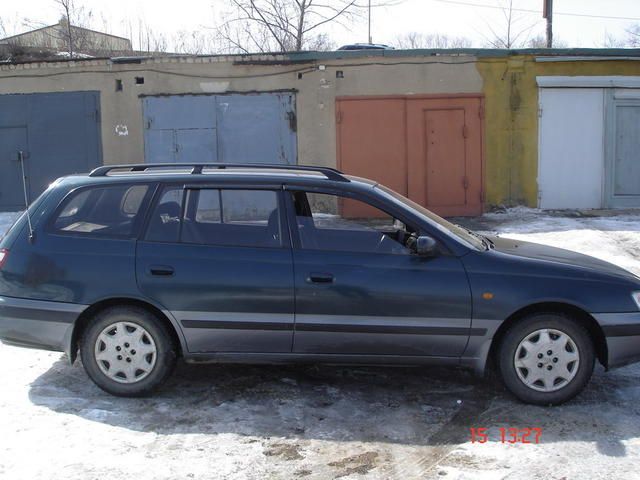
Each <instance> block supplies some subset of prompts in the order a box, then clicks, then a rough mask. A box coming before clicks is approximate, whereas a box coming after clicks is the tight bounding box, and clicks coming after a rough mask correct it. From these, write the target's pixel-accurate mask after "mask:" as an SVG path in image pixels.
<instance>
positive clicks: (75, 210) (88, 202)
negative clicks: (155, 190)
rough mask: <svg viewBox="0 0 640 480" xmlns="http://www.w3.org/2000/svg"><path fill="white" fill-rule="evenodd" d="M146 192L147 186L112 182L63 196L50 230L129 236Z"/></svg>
mask: <svg viewBox="0 0 640 480" xmlns="http://www.w3.org/2000/svg"><path fill="white" fill-rule="evenodd" d="M148 193H149V187H148V186H147V185H112V186H105V187H95V188H85V189H82V190H79V191H78V192H74V193H72V194H71V195H70V196H69V197H67V198H66V199H65V201H64V204H63V206H62V208H61V209H60V210H59V213H58V214H57V216H56V217H55V219H54V221H53V230H54V231H55V232H58V233H79V234H85V235H94V236H109V237H122V238H126V237H130V236H132V235H133V233H134V228H135V225H136V224H137V221H138V218H139V213H140V211H141V206H142V204H143V202H144V200H145V198H146V196H147V195H148Z"/></svg>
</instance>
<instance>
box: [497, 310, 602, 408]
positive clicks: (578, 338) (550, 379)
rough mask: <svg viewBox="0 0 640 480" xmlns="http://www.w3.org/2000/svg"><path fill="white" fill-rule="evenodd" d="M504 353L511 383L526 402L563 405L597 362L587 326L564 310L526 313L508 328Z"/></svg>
mask: <svg viewBox="0 0 640 480" xmlns="http://www.w3.org/2000/svg"><path fill="white" fill-rule="evenodd" d="M498 356H499V358H498V365H499V367H500V373H501V376H502V379H503V381H504V383H505V386H506V387H507V388H508V389H509V391H511V392H512V393H513V394H514V395H515V396H516V397H518V398H519V399H520V400H522V401H523V402H526V403H532V404H536V405H558V404H561V403H564V402H566V401H568V400H570V399H572V398H573V397H575V396H576V395H577V394H578V393H580V392H581V391H582V389H583V388H584V387H585V385H586V384H587V382H588V381H589V379H590V378H591V374H592V373H593V367H594V364H595V352H594V347H593V342H592V340H591V337H590V336H589V333H588V332H587V330H586V329H585V328H584V327H583V326H581V325H580V324H579V323H578V322H577V321H576V320H574V319H573V318H571V317H569V316H567V315H564V314H558V313H539V314H533V315H529V316H527V317H525V318H522V319H521V320H520V321H518V322H517V323H516V324H514V325H513V326H512V327H511V328H509V330H508V331H507V333H506V334H505V336H504V338H503V339H502V342H501V344H500V348H499V350H498Z"/></svg>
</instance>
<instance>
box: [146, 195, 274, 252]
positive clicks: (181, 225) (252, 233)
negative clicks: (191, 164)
mask: <svg viewBox="0 0 640 480" xmlns="http://www.w3.org/2000/svg"><path fill="white" fill-rule="evenodd" d="M183 204H184V205H183ZM183 207H184V208H183ZM183 212H184V213H183ZM281 231H282V228H281V225H280V210H279V207H278V193H277V192H275V191H272V190H220V189H215V188H203V189H188V190H186V191H183V190H182V189H181V188H180V187H167V188H166V189H165V190H164V191H163V194H162V195H161V197H160V200H159V202H158V204H157V205H156V207H155V208H154V211H153V213H152V214H151V219H150V221H149V227H148V229H147V235H146V239H147V240H150V241H155V242H182V243H193V244H200V245H219V246H233V247H280V246H281V245H282V240H281Z"/></svg>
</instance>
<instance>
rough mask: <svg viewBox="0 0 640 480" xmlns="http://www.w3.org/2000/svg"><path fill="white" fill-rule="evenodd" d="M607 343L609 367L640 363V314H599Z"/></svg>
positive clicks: (595, 315) (596, 315)
mask: <svg viewBox="0 0 640 480" xmlns="http://www.w3.org/2000/svg"><path fill="white" fill-rule="evenodd" d="M593 317H594V318H595V319H596V321H597V322H598V323H599V324H600V326H601V327H602V331H603V332H604V336H605V339H606V341H607V367H608V368H616V367H623V366H625V365H628V364H630V363H635V362H640V312H630V313H597V314H594V315H593Z"/></svg>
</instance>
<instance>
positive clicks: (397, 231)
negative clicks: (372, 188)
mask: <svg viewBox="0 0 640 480" xmlns="http://www.w3.org/2000/svg"><path fill="white" fill-rule="evenodd" d="M287 189H288V190H287V192H286V195H285V198H286V200H287V202H288V213H289V222H290V223H291V225H292V226H293V227H292V231H293V234H294V235H293V241H294V250H293V257H294V267H295V268H294V269H295V297H296V324H295V334H294V346H293V351H294V352H295V353H305V354H341V355H354V354H355V355H390V356H438V357H458V356H460V355H461V354H462V352H463V351H464V349H465V346H466V344H467V341H468V338H469V334H470V327H471V292H470V287H469V283H468V280H467V276H466V273H465V271H464V268H463V266H462V263H461V261H460V259H459V258H457V257H456V256H454V255H453V254H450V253H448V252H447V251H445V249H444V248H443V249H442V252H441V254H439V255H437V256H435V257H431V258H425V257H420V256H418V255H416V254H413V253H412V252H411V249H410V248H408V247H407V245H408V244H409V243H408V242H409V241H410V240H409V238H410V237H413V238H415V237H417V236H418V235H420V234H425V233H426V234H428V233H429V232H424V231H420V228H419V227H418V226H417V223H419V222H415V221H413V220H412V219H411V218H407V217H403V218H398V217H394V215H390V214H388V213H387V212H386V211H385V210H383V209H382V208H379V207H380V206H381V204H380V203H377V205H376V202H373V199H372V198H368V199H367V201H362V199H358V198H354V197H352V196H351V197H345V196H341V195H340V194H338V193H337V192H332V191H330V190H314V191H305V190H304V189H302V188H297V187H293V186H288V187H287ZM396 214H397V212H396Z"/></svg>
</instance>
